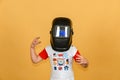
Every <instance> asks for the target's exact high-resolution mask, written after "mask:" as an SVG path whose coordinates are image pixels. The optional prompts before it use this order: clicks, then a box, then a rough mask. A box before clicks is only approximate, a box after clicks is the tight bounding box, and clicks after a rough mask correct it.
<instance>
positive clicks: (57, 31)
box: [53, 25, 70, 38]
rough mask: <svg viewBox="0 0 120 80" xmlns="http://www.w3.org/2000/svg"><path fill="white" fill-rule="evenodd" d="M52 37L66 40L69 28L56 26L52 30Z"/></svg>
mask: <svg viewBox="0 0 120 80" xmlns="http://www.w3.org/2000/svg"><path fill="white" fill-rule="evenodd" d="M53 35H54V37H61V38H63V37H65V38H67V37H69V36H70V27H69V26H59V25H56V26H55V27H54V29H53Z"/></svg>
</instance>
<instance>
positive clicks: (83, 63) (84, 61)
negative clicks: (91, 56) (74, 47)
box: [75, 55, 88, 68]
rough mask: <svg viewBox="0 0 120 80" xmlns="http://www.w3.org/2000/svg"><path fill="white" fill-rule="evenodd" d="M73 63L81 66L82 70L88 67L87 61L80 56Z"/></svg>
mask: <svg viewBox="0 0 120 80" xmlns="http://www.w3.org/2000/svg"><path fill="white" fill-rule="evenodd" d="M75 61H76V62H77V63H79V64H80V65H82V66H83V67H84V68H86V67H88V60H87V59H86V58H84V57H83V56H81V55H77V57H76V60H75Z"/></svg>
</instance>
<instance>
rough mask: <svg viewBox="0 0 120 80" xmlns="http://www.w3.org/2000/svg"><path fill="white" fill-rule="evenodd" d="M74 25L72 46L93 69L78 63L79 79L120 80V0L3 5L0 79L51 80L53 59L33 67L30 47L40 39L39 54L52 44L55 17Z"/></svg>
mask: <svg viewBox="0 0 120 80" xmlns="http://www.w3.org/2000/svg"><path fill="white" fill-rule="evenodd" d="M59 16H63V17H69V18H70V19H71V20H72V22H73V28H74V36H73V44H74V45H75V46H76V47H77V48H78V49H79V51H80V52H81V54H82V55H83V56H84V57H86V58H87V59H88V60H89V67H88V68H87V69H84V68H82V67H81V66H80V65H78V64H77V63H75V62H74V63H73V69H74V72H75V80H120V62H119V61H120V0H0V80H49V77H50V63H49V60H48V59H47V60H45V61H42V62H41V63H38V64H33V63H32V62H31V59H30V44H31V42H32V40H33V39H34V38H35V37H37V36H40V37H41V38H40V40H41V41H42V43H41V44H40V45H38V46H37V48H36V52H37V53H39V52H40V51H41V50H42V49H43V48H44V47H45V46H47V45H49V44H50V43H49V31H50V28H51V23H52V20H53V19H54V18H55V17H59Z"/></svg>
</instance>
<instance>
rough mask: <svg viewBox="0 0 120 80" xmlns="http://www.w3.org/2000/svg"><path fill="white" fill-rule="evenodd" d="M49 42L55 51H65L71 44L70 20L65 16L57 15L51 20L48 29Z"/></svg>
mask: <svg viewBox="0 0 120 80" xmlns="http://www.w3.org/2000/svg"><path fill="white" fill-rule="evenodd" d="M50 35H51V36H50V43H51V46H52V48H53V49H54V50H55V51H66V50H68V49H69V48H70V46H71V44H72V35H73V30H72V25H71V20H70V19H69V18H65V17H58V18H55V19H54V20H53V23H52V28H51V31H50Z"/></svg>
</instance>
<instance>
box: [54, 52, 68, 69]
mask: <svg viewBox="0 0 120 80" xmlns="http://www.w3.org/2000/svg"><path fill="white" fill-rule="evenodd" d="M68 64H69V59H68V54H67V53H64V54H63V53H58V54H57V53H53V65H54V68H53V69H54V70H60V71H61V70H65V71H67V70H68V69H69V66H68Z"/></svg>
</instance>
